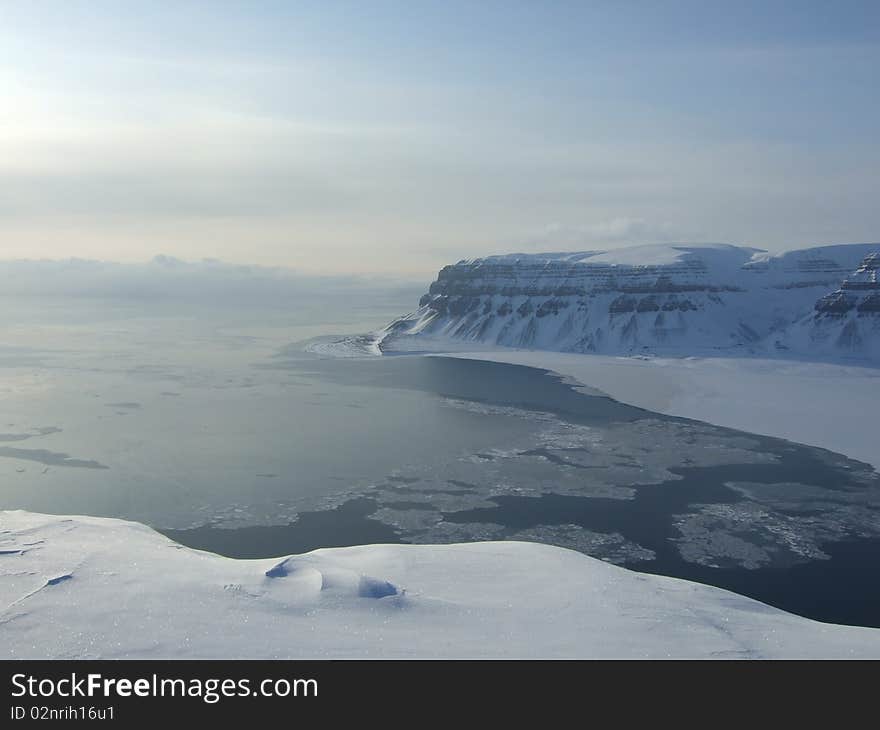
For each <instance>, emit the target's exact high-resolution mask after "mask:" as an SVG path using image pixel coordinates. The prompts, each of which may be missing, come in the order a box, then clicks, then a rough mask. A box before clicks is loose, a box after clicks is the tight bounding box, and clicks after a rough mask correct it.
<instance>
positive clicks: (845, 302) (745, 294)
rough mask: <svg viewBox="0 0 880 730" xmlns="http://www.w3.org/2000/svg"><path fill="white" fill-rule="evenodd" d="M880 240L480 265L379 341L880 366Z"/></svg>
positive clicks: (454, 270)
mask: <svg viewBox="0 0 880 730" xmlns="http://www.w3.org/2000/svg"><path fill="white" fill-rule="evenodd" d="M878 252H880V244H846V245H839V246H821V247H816V248H808V249H802V250H795V251H790V252H787V253H783V254H778V255H772V254H770V253H768V252H766V251H762V250H760V249H755V248H746V247H741V246H732V245H728V244H687V245H685V244H682V245H651V246H635V247H629V248H624V249H618V250H607V251H587V252H579V253H550V254H509V255H501V256H488V257H485V258H477V259H466V260H462V261H459V262H458V263H456V264H453V265H451V266H446V267H444V268H443V269H441V270H440V273H439V275H438V277H437V280H436V281H434V282H433V283H432V284H431V286H430V288H429V290H428V292H427V293H426V294H425V295H424V296H423V297H422V298H421V300H420V302H419V308H418V309H417V310H416V311H415V312H413V313H411V314H408V315H406V316H404V317H401V318H400V319H398V320H396V321H394V322H392V323H391V324H390V325H388V327H386V328H385V329H384V330H383V331H382V332H381V333H379V338H378V343H379V346H380V347H381V348H382V349H383V350H385V351H389V350H394V349H397V348H401V347H402V348H404V349H405V348H406V341H407V340H408V339H409V338H411V337H418V338H419V339H425V338H426V337H431V338H443V339H446V340H457V341H460V342H476V343H482V344H491V345H501V346H507V347H520V348H529V349H545V350H555V351H562V352H582V353H605V354H661V355H676V356H678V355H691V354H698V353H702V354H709V353H712V354H716V355H718V354H735V353H742V354H751V355H754V354H773V355H779V354H782V355H792V356H797V357H800V356H807V357H812V356H815V357H817V358H838V357H843V358H853V359H856V360H859V359H862V360H867V361H876V360H880V289H878V282H877V275H876V272H877V262H878V260H880V253H878Z"/></svg>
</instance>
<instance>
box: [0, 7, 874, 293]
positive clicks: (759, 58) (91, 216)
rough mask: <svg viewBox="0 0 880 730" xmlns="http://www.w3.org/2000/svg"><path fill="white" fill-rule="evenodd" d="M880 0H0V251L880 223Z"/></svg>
mask: <svg viewBox="0 0 880 730" xmlns="http://www.w3.org/2000/svg"><path fill="white" fill-rule="evenodd" d="M878 74H880V3H877V2H873V1H869V2H861V3H859V2H810V1H809V0H801V1H799V2H789V3H783V2H772V1H770V2H768V1H766V0H765V1H763V2H750V1H748V0H746V1H742V2H736V3H732V2H729V1H725V2H718V3H713V2H708V1H704V2H675V1H674V0H668V1H666V2H637V1H635V0H633V1H630V2H602V1H597V2H587V0H582V1H581V2H567V1H565V0H556V1H555V2H546V3H538V2H519V1H518V0H506V1H505V2H495V1H494V0H484V1H480V2H477V1H476V0H470V1H468V2H463V1H461V0H445V1H442V2H441V1H439V0H438V1H436V2H422V1H420V0H407V1H405V2H404V1H401V2H390V1H383V0H371V1H370V2H333V1H332V0H323V1H322V2H294V1H293V0H286V1H284V2H275V1H273V0H252V1H251V2H227V1H224V0H210V1H208V2H200V1H196V0H174V1H173V2H164V1H163V0H150V1H149V2H138V1H136V0H130V1H128V2H116V1H115V0H113V1H110V0H88V1H87V2H81V1H80V0H57V1H53V0H22V1H20V2H18V1H15V0H0V91H2V93H0V258H3V259H9V258H67V257H82V258H97V259H106V260H114V261H122V262H134V261H144V260H149V259H151V258H152V257H153V256H155V255H156V254H166V255H169V256H174V257H179V258H183V259H187V260H198V259H201V258H219V259H222V260H224V261H230V262H233V263H252V264H260V265H271V266H286V267H292V268H295V269H297V270H299V271H301V272H305V273H320V274H349V273H354V274H364V273H369V274H390V275H396V276H401V277H421V276H426V275H430V274H433V273H434V272H435V271H436V269H438V268H439V267H440V266H442V265H444V264H446V263H451V262H454V261H456V260H458V259H461V258H465V257H472V256H478V255H484V254H490V253H503V252H510V251H539V250H578V249H595V248H613V247H619V246H623V245H628V244H642V243H655V242H693V241H723V242H730V243H740V244H744V245H751V246H757V247H760V248H767V249H769V250H772V251H779V250H784V249H787V248H793V247H803V246H808V245H818V244H822V243H844V242H869V241H877V240H880V205H878V200H880V144H878V139H877V130H878V129H880V94H878V93H877V87H878Z"/></svg>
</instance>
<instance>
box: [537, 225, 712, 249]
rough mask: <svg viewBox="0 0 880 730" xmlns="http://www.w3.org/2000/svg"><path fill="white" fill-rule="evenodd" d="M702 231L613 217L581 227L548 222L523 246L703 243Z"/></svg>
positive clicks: (575, 246) (570, 246) (567, 246)
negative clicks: (696, 241)
mask: <svg viewBox="0 0 880 730" xmlns="http://www.w3.org/2000/svg"><path fill="white" fill-rule="evenodd" d="M703 238H704V237H703V236H701V235H700V234H699V232H695V231H687V230H684V229H683V228H678V227H676V226H674V225H672V224H671V223H667V222H650V221H646V220H643V219H641V218H626V217H620V218H609V219H606V220H600V221H596V222H594V223H583V224H577V225H571V224H564V223H548V224H547V225H546V226H544V227H543V228H542V229H540V230H539V231H536V232H535V233H532V234H527V235H526V236H524V237H523V239H522V240H521V242H520V245H524V246H526V247H528V248H529V249H532V250H544V251H546V250H549V249H553V248H561V249H571V248H574V249H576V248H579V247H580V248H583V247H586V248H590V247H596V246H598V247H608V246H610V247H619V246H624V245H631V244H633V245H634V244H642V243H684V242H687V241H694V240H703Z"/></svg>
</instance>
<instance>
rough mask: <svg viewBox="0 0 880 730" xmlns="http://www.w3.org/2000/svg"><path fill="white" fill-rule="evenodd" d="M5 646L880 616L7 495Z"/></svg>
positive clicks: (327, 648) (672, 637)
mask: <svg viewBox="0 0 880 730" xmlns="http://www.w3.org/2000/svg"><path fill="white" fill-rule="evenodd" d="M0 561H2V572H0V655H2V657H3V658H25V657H29V658H42V657H54V658H78V659H83V658H98V657H101V658H121V657H129V658H133V657H143V658H185V657H189V658H193V657H196V658H208V657H230V658H232V657H247V658H284V657H309V658H321V657H324V658H334V657H377V658H378V657H381V658H388V657H419V658H427V657H582V658H590V657H596V658H600V657H613V658H625V657H631V658H634V657H701V658H710V657H711V658H779V657H811V658H816V657H873V658H877V657H880V630H878V629H869V628H860V627H849V626H838V625H831V624H823V623H819V622H816V621H811V620H809V619H805V618H801V617H798V616H794V615H792V614H789V613H785V612H784V611H780V610H778V609H775V608H771V607H769V606H767V605H765V604H762V603H759V602H757V601H754V600H752V599H749V598H745V597H743V596H739V595H736V594H734V593H730V592H728V591H724V590H721V589H718V588H713V587H710V586H704V585H700V584H696V583H691V582H688V581H683V580H678V579H674V578H665V577H660V576H653V575H644V574H641V573H636V572H632V571H629V570H626V569H624V568H620V567H616V566H613V565H610V564H607V563H604V562H602V561H600V560H596V559H594V558H590V557H587V556H586V555H583V554H581V553H578V552H574V551H570V550H566V549H563V548H557V547H551V546H548V545H540V544H536V543H524V542H483V543H471V544H459V545H439V546H438V545H368V546H363V547H354V548H335V549H326V550H316V551H314V552H311V553H307V554H304V555H295V556H290V557H286V558H272V559H267V560H232V559H230V558H223V557H220V556H218V555H214V554H212V553H206V552H200V551H196V550H191V549H189V548H185V547H183V546H181V545H178V544H176V543H174V542H171V541H170V540H168V539H167V538H165V537H163V536H161V535H159V534H158V533H156V532H154V531H153V530H151V529H149V528H147V527H145V526H144V525H140V524H137V523H133V522H124V521H121V520H112V519H102V518H95V517H64V516H53V515H44V514H36V513H29V512H0Z"/></svg>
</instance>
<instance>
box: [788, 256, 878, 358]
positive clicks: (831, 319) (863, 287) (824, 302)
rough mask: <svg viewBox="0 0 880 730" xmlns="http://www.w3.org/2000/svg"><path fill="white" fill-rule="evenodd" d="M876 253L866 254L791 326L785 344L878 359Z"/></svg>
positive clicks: (802, 348)
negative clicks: (831, 289) (857, 264)
mask: <svg viewBox="0 0 880 730" xmlns="http://www.w3.org/2000/svg"><path fill="white" fill-rule="evenodd" d="M878 270H880V252H877V253H872V254H869V255H868V256H866V257H865V258H864V260H863V261H862V263H861V265H860V266H859V268H858V269H856V271H855V272H854V273H853V274H851V275H850V276H848V277H847V278H845V279H844V280H843V282H842V283H841V284H840V287H839V288H838V289H836V290H835V291H833V292H831V293H829V294H826V295H825V296H823V297H821V298H820V299H819V300H818V301H817V302H816V304H815V307H814V312H813V313H811V314H809V315H807V316H805V317H804V318H803V319H801V320H800V321H799V322H797V323H796V324H795V326H793V327H792V328H791V332H790V333H789V336H788V338H787V343H788V346H789V347H792V348H793V349H795V350H797V351H804V352H816V353H820V354H825V355H828V354H835V353H840V354H847V353H851V354H857V355H863V356H865V357H867V358H869V359H872V360H876V361H880V280H878Z"/></svg>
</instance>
